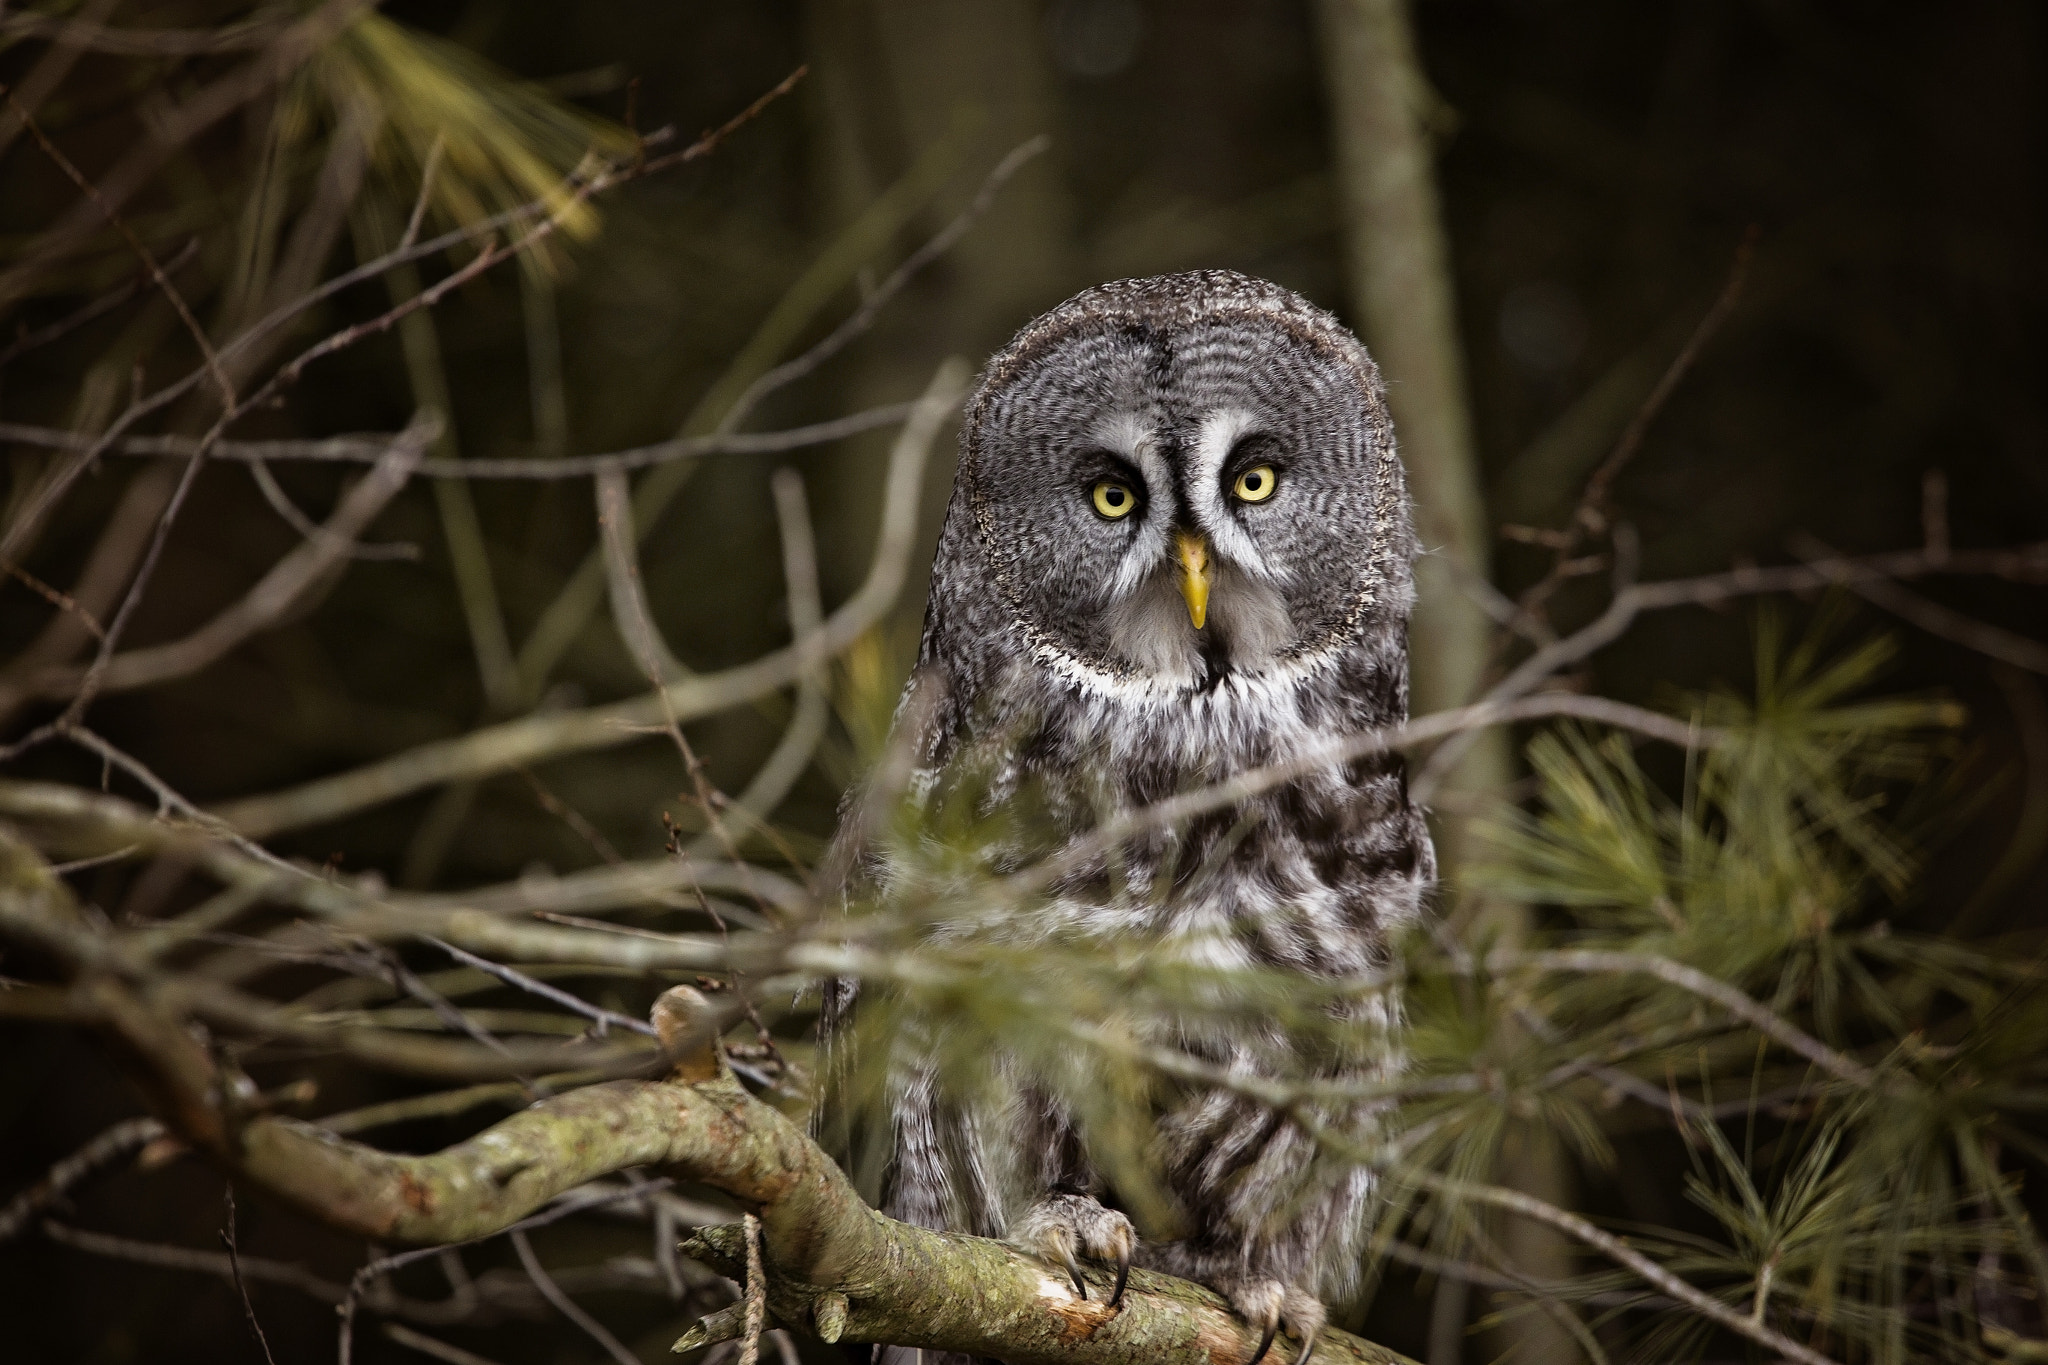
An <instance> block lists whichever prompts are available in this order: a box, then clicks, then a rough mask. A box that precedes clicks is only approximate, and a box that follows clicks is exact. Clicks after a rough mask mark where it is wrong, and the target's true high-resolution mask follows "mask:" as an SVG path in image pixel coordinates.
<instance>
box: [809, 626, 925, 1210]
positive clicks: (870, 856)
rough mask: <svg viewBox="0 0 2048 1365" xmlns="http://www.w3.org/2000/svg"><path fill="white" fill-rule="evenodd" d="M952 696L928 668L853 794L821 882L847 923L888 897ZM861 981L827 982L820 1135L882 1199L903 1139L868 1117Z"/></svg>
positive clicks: (910, 687) (909, 688) (907, 692)
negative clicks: (893, 834) (897, 836)
mask: <svg viewBox="0 0 2048 1365" xmlns="http://www.w3.org/2000/svg"><path fill="white" fill-rule="evenodd" d="M951 698H952V688H951V685H950V681H949V679H948V678H947V676H946V673H945V670H944V669H942V668H940V667H938V666H936V665H932V664H926V665H921V666H920V667H919V668H918V669H917V670H916V671H915V672H913V673H912V674H911V676H910V681H909V682H908V683H906V684H905V686H904V689H903V699H902V701H901V702H899V703H898V705H897V708H896V720H895V724H894V725H893V726H892V727H891V729H890V733H889V742H888V744H887V746H886V747H885V748H884V749H883V751H882V757H881V760H880V761H879V762H877V763H876V764H875V768H874V771H873V772H871V773H870V774H869V775H868V776H867V778H866V779H865V780H864V781H863V782H861V783H860V784H859V785H858V786H856V787H855V788H854V789H853V790H852V791H851V792H849V793H848V794H847V797H846V801H845V803H844V804H843V805H842V806H841V808H840V812H839V830H838V832H837V833H836V834H835V835H834V836H833V839H832V844H831V847H830V848H829V849H828V850H827V851H826V854H825V858H824V861H823V862H822V863H820V864H819V866H818V871H817V874H816V877H815V880H814V885H816V887H817V888H818V893H819V898H820V899H821V900H822V901H824V902H825V904H827V905H828V906H829V905H831V904H832V903H833V902H834V901H837V903H838V907H839V911H840V913H842V914H844V913H845V912H846V911H847V910H849V909H850V908H851V907H852V906H853V905H854V904H855V903H856V902H859V901H862V900H866V899H869V898H871V897H872V896H873V895H874V894H875V893H876V892H877V891H879V890H880V889H881V863H880V860H881V856H882V854H881V847H880V840H881V836H882V834H883V832H884V831H885V830H886V829H887V828H888V826H889V824H890V819H891V816H892V814H893V812H894V810H895V809H896V807H897V806H898V804H899V803H900V802H902V801H904V800H905V799H906V798H907V797H908V796H909V794H910V793H911V790H912V787H913V784H914V782H915V779H916V777H917V774H918V773H919V772H920V771H921V770H927V769H929V768H931V767H933V766H935V765H936V764H939V763H942V762H944V760H945V755H946V753H947V751H948V750H949V749H950V748H951V744H952V731H953V728H954V719H953V715H952V707H951V705H950V702H951ZM860 991H861V983H860V979H859V978H858V977H850V976H842V977H833V978H831V979H829V980H827V981H826V982H825V983H824V985H823V988H822V991H821V998H820V1001H819V1009H818V1069H817V1077H818V1095H817V1103H816V1104H815V1105H813V1106H812V1109H811V1132H812V1136H813V1137H815V1138H816V1139H817V1141H818V1143H819V1145H820V1146H822V1147H824V1149H825V1150H826V1151H827V1152H829V1153H831V1155H832V1156H833V1157H834V1158H835V1159H836V1160H838V1161H839V1163H840V1165H841V1166H842V1168H844V1169H845V1171H846V1173H847V1174H848V1175H849V1176H850V1177H852V1178H853V1180H854V1184H855V1186H856V1187H857V1188H859V1189H860V1191H861V1193H862V1194H863V1195H864V1196H865V1197H867V1198H868V1200H869V1202H871V1203H872V1202H874V1201H875V1200H876V1199H877V1198H878V1197H879V1187H880V1183H881V1180H882V1170H883V1168H884V1167H885V1166H886V1163H887V1159H888V1156H889V1149H890V1147H891V1146H892V1145H893V1140H894V1135H893V1133H889V1132H870V1131H867V1130H868V1129H870V1128H872V1127H875V1126H876V1125H874V1124H872V1123H867V1122H863V1115H864V1114H872V1113H873V1112H875V1110H874V1106H873V1105H872V1104H870V1103H864V1102H863V1101H865V1100H869V1099H871V1097H870V1096H867V1095H864V1094H863V1093H861V1092H862V1091H863V1090H864V1089H865V1088H867V1086H869V1085H871V1084H873V1082H874V1080H875V1079H876V1073H875V1072H874V1071H873V1069H872V1068H864V1067H863V1066H862V1061H863V1059H862V1058H861V1057H860V1056H859V1055H858V1052H857V1049H856V1047H855V1040H856V1034H855V1030H854V1028H853V1021H854V1014H855V1011H856V1008H857V1007H858V1005H859V1002H860Z"/></svg>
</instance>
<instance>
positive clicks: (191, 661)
mask: <svg viewBox="0 0 2048 1365" xmlns="http://www.w3.org/2000/svg"><path fill="white" fill-rule="evenodd" d="M432 435H433V427H432V425H431V424H430V423H428V422H425V421H422V422H417V423H415V424H414V425H413V426H412V427H410V428H408V429H407V430H406V431H405V432H403V433H401V434H400V436H399V437H398V439H397V440H396V441H395V442H394V443H393V444H392V445H391V447H390V448H388V449H387V450H386V451H385V452H384V455H383V457H382V458H381V459H380V460H379V461H378V463H377V464H376V465H374V466H373V467H372V468H371V471H370V473H369V474H368V475H367V476H366V477H364V478H363V479H362V480H361V481H360V482H358V483H357V484H356V486H355V487H354V488H352V489H350V490H349V492H348V493H347V494H346V495H344V496H343V498H342V500H341V502H340V504H339V505H338V506H337V507H336V508H335V510H334V515H333V516H332V517H330V518H329V519H328V521H327V523H326V525H325V526H323V527H321V528H319V530H320V534H319V535H318V536H317V537H315V538H313V539H310V540H307V541H304V542H303V543H301V544H300V545H298V546H296V547H295V548H294V549H292V550H291V552H290V553H288V554H286V555H285V557H284V558H283V559H280V560H279V561H278V562H277V564H276V565H275V566H273V567H272V569H271V570H270V572H269V573H267V574H265V575H264V576H263V578H262V579H260V580H258V582H257V583H256V585H255V586H254V587H252V588H250V589H249V591H248V592H247V593H245V594H244V595H243V596H242V597H241V598H239V599H238V600H237V601H236V602H235V603H234V604H232V605H231V606H229V607H227V608H226V609H224V610H223V611H221V612H220V613H219V614H218V615H216V616H215V617H214V618H213V619H212V620H211V621H209V622H208V623H207V624H205V625H203V626H201V627H200V628H199V629H198V630H196V631H194V632H192V633H191V634H190V635H187V636H185V637H184V638H183V639H180V640H174V641H171V642H170V643H167V644H161V645H150V646H147V647H145V648H142V649H136V650H130V651H128V652H126V653H123V654H111V653H108V650H109V648H110V647H111V645H112V643H113V641H114V632H115V629H116V626H117V625H118V623H119V622H120V620H121V619H122V618H121V617H120V616H117V617H116V618H115V623H116V624H115V625H110V626H109V627H108V628H107V630H106V631H104V632H102V634H101V641H102V643H101V658H100V659H98V660H96V661H95V662H94V664H93V665H92V667H91V668H87V669H80V668H77V667H75V666H72V665H58V666H54V667H51V668H46V669H43V670H41V671H40V672H38V673H36V674H34V675H32V676H30V677H28V678H25V679H21V680H19V681H17V682H14V683H13V684H12V685H11V687H9V686H5V685H0V705H4V704H5V700H6V698H7V696H8V694H9V692H10V691H19V692H20V693H22V694H24V695H27V696H38V697H67V696H69V697H79V696H83V695H85V693H86V689H87V687H88V685H89V684H90V683H92V682H93V680H94V677H95V673H96V674H97V687H98V689H99V690H102V691H113V692H120V691H128V690H132V689H134V688H138V687H149V686H153V685H155V684H157V683H161V682H165V681H168V680H170V679H173V678H181V677H186V676H189V675H190V674H193V673H196V672H198V671H199V670H201V669H203V668H205V667H207V666H208V665H209V664H211V663H213V662H214V661H215V660H217V659H219V658H220V657H221V656H223V655H224V654H226V653H227V652H228V651H229V650H231V649H233V648H234V647H235V646H237V645H239V644H240V643H241V642H242V641H244V640H246V639H248V638H249V637H250V636H252V635H255V634H257V633H258V632H260V631H263V630H265V629H267V628H269V627H270V626H272V625H274V624H276V623H277V622H278V621H279V620H280V619H281V618H282V617H284V616H285V615H286V614H287V613H288V612H289V611H290V610H291V609H292V608H293V606H294V605H296V604H297V603H298V602H299V601H300V600H301V599H302V598H303V597H304V596H305V595H306V593H308V592H309V591H311V590H312V589H313V588H314V587H315V586H317V585H318V584H319V582H320V581H321V580H322V579H323V578H324V577H325V576H326V575H327V573H328V572H329V571H330V570H332V569H333V568H334V567H335V566H336V565H337V564H338V563H340V562H341V561H342V560H344V559H345V558H346V557H347V555H348V551H349V547H350V546H351V545H352V544H353V543H354V541H355V538H356V537H357V536H358V535H360V534H361V533H362V531H363V530H364V529H365V528H366V527H367V526H368V525H369V524H370V522H371V521H373V520H375V518H376V517H377V515H378V514H379V513H380V512H382V511H383V510H384V508H385V506H386V505H387V504H388V503H390V501H391V500H392V499H393V498H395V497H396V496H398V494H399V492H400V491H401V490H402V489H403V488H404V487H405V484H406V482H407V480H408V479H410V478H411V476H412V472H413V468H414V466H415V465H417V463H418V461H419V458H420V453H421V452H422V451H423V450H424V449H425V448H426V444H427V441H428V440H429V439H431V437H432ZM195 463H196V457H195ZM141 583H142V579H141V578H140V577H138V578H137V580H136V587H138V588H139V587H140V585H141ZM134 601H135V589H134V588H131V590H130V596H129V599H128V601H127V602H125V603H124V604H123V607H122V611H123V612H124V613H126V612H128V611H130V610H132V607H133V604H134Z"/></svg>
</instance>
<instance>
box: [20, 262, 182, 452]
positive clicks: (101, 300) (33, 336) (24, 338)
mask: <svg viewBox="0 0 2048 1365" xmlns="http://www.w3.org/2000/svg"><path fill="white" fill-rule="evenodd" d="M198 255H199V239H198V238H197V237H194V238H192V239H191V240H190V241H188V242H186V243H185V245H184V246H182V247H180V248H179V249H178V254H177V255H175V256H173V257H171V259H169V260H168V261H165V262H164V263H163V273H164V274H165V275H166V276H170V275H175V274H177V273H178V272H179V271H180V270H182V269H184V268H185V267H186V266H187V265H188V264H190V263H191V262H192V261H193V260H194V259H195V258H197V256H198ZM154 278H155V277H154V275H153V274H152V273H151V272H150V271H149V269H148V268H147V267H145V268H143V269H142V270H140V271H138V272H137V273H136V274H134V275H133V276H131V277H129V280H128V282H127V283H126V284H124V285H122V286H121V287H120V288H118V289H114V290H110V291H109V292H107V293H105V294H102V295H100V296H99V297H98V298H96V299H94V300H93V301H92V302H91V303H88V304H85V305H84V306H82V307H80V308H78V309H77V310H76V311H74V312H72V313H70V314H67V315H66V316H64V317H61V318H59V319H57V321H55V322H53V323H50V324H49V325H48V326H46V327H38V328H37V329H36V330H35V331H33V332H24V333H23V334H22V335H21V336H19V337H17V338H15V339H14V340H13V341H11V342H9V343H8V344H7V345H5V346H0V365H5V364H7V363H8V362H9V361H11V360H13V359H14V358H15V357H16V356H19V355H24V354H26V353H27V352H29V351H33V350H35V349H36V348H37V347H39V346H47V345H49V344H50V343H51V342H53V341H56V340H58V339H59V338H61V337H64V336H66V335H68V334H70V333H71V332H73V331H75V330H77V329H78V328H80V327H83V326H85V324H87V323H88V322H91V321H92V320H93V319H94V318H98V317H103V316H105V315H106V314H108V313H110V312H112V311H113V310H114V309H116V308H119V307H120V306H121V305H122V304H124V303H126V302H128V300H130V299H132V298H134V297H135V296H136V295H137V294H139V293H141V292H142V291H143V290H144V289H146V288H148V287H149V285H150V283H151V282H152V280H153V279H154ZM5 425H6V424H5V423H0V427H4V426H5ZM78 439H81V440H82V439H84V438H78Z"/></svg>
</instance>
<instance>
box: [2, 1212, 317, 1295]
mask: <svg viewBox="0 0 2048 1365" xmlns="http://www.w3.org/2000/svg"><path fill="white" fill-rule="evenodd" d="M42 1232H43V1235H44V1236H45V1237H48V1238H49V1239H50V1240H51V1241H53V1242H56V1243H58V1244H60V1245H62V1246H68V1247H73V1248H76V1249H77V1250H79V1251H83V1252H87V1253H89V1254H91V1255H94V1256H106V1257H109V1258H111V1259H114V1260H122V1261H136V1262H139V1263H140V1264H143V1265H153V1266H160V1267H162V1268H163V1269H165V1270H186V1271H193V1272H196V1273H197V1274H201V1275H211V1276H214V1277H216V1278H219V1279H223V1280H228V1281H232V1280H233V1279H234V1276H235V1270H236V1266H235V1265H234V1264H231V1263H230V1262H229V1260H228V1257H227V1255H226V1254H225V1253H224V1252H218V1251H195V1250H191V1249H189V1248H186V1247H176V1246H165V1245H163V1244H161V1243H157V1242H140V1241H136V1240H135V1239H133V1238H130V1237H117V1236H114V1235H113V1234H112V1233H106V1232H90V1231H88V1230H86V1229H85V1228H77V1227H71V1226H68V1225H67V1224H64V1223H58V1222H53V1221H50V1220H47V1219H46V1220H45V1221H44V1222H43V1225H42ZM238 1260H239V1264H240V1269H241V1271H242V1273H243V1274H244V1275H246V1276H247V1277H248V1278H250V1279H252V1280H256V1281H259V1282H263V1283H268V1284H282V1285H288V1286H289V1287H291V1288H293V1289H296V1290H298V1291H299V1292H300V1293H302V1294H308V1295H310V1296H312V1297H313V1298H316V1299H319V1300H320V1301H322V1302H323V1303H340V1302H341V1300H342V1295H343V1294H344V1293H345V1292H346V1291H344V1290H343V1288H342V1287H341V1286H340V1285H338V1284H335V1283H334V1282H333V1281H331V1280H323V1279H321V1278H320V1277H319V1276H318V1275H315V1274H314V1273H313V1272H311V1271H309V1270H307V1269H305V1268H304V1267H303V1266H297V1265H293V1264H291V1263H290V1262H288V1261H273V1260H268V1259H265V1258H263V1257H259V1256H242V1257H239V1258H238Z"/></svg>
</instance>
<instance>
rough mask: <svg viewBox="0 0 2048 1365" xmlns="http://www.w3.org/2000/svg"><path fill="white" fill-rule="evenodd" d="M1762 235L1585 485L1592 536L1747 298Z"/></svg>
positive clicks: (1740, 251) (1584, 513) (1742, 254)
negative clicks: (1663, 416) (1628, 470)
mask: <svg viewBox="0 0 2048 1365" xmlns="http://www.w3.org/2000/svg"><path fill="white" fill-rule="evenodd" d="M1761 235H1762V233H1761V231H1760V230H1759V229H1758V228H1756V227H1754V226H1752V227H1751V228H1750V229H1749V230H1748V231H1747V232H1745V233H1744V234H1743V237H1742V244H1741V245H1740V246H1738V247H1736V249H1735V259H1734V261H1733V262H1731V263H1730V265H1729V267H1728V278H1727V279H1726V280H1725V281H1724V282H1723V283H1722V285H1721V292H1720V293H1719V294H1717V295H1716V296H1715V297H1714V302H1713V306H1712V307H1710V308H1708V309H1707V311H1706V314H1705V315H1704V316H1703V317H1701V318H1700V322H1699V326H1697V327H1695V328H1693V331H1692V335H1691V336H1689V337H1687V338H1686V340H1685V345H1684V346H1682V347H1680V348H1679V351H1678V354H1677V355H1675V356H1673V357H1672V358H1671V364H1670V365H1669V366H1668V367H1666V369H1665V371H1664V373H1663V375H1662V376H1661V377H1660V378H1659V379H1658V380H1657V384H1656V387H1654V388H1652V389H1651V390H1650V393H1649V396H1648V397H1647V398H1645V399H1643V403H1642V406H1641V407H1640V408H1638V409H1637V410H1636V415H1635V416H1634V417H1632V418H1631V419H1629V424H1628V426H1627V427H1626V428H1625V429H1623V431H1622V433H1621V439H1620V440H1618V441H1616V442H1615V443H1614V450H1613V452H1612V453H1611V454H1609V455H1608V457H1607V458H1606V459H1605V460H1603V461H1601V463H1600V467H1599V468H1598V469H1595V470H1594V471H1593V476H1592V477H1591V478H1590V479H1588V480H1586V487H1585V491H1584V492H1583V493H1582V494H1581V495H1580V498H1579V509H1578V511H1577V512H1575V513H1574V514H1573V518H1572V520H1573V521H1574V522H1575V523H1577V524H1579V525H1581V526H1583V527H1584V528H1585V529H1587V530H1593V531H1597V530H1599V529H1600V528H1601V527H1603V526H1604V525H1605V524H1606V520H1607V513H1606V509H1607V498H1608V493H1609V491H1610V490H1611V489H1612V487H1613V485H1614V479H1615V476H1616V475H1618V474H1619V473H1621V471H1622V469H1623V467H1625V466H1626V465H1627V464H1628V462H1629V461H1630V460H1632V459H1634V458H1635V455H1636V452H1637V451H1638V450H1640V449H1641V448H1642V444H1643V437H1644V436H1645V435H1646V434H1648V432H1649V430H1650V424H1651V423H1652V422H1655V421H1656V420H1657V414H1658V413H1660V412H1662V411H1663V410H1664V404H1665V403H1667V402H1669V401H1670V398H1671V395H1672V394H1674V393H1676V392H1677V391H1678V386H1679V385H1680V384H1682V383H1684V382H1685V376H1686V374H1687V373H1688V372H1690V371H1691V369H1692V367H1693V364H1694V362H1696V361H1697V360H1698V359H1699V357H1700V352H1701V351H1703V350H1705V349H1706V345H1707V342H1708V341H1710V340H1712V339H1713V336H1714V334H1715V333H1716V332H1718V331H1720V330H1721V324H1722V323H1724V322H1726V321H1727V320H1728V315H1729V314H1730V313H1732V312H1734V311H1735V305H1736V304H1737V303H1738V302H1739V301H1740V300H1741V298H1742V290H1743V286H1744V285H1745V284H1747V283H1748V281H1749V265H1750V261H1751V259H1752V258H1753V257H1754V256H1755V255H1756V244H1757V239H1758V238H1759V237H1760V236H1761Z"/></svg>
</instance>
